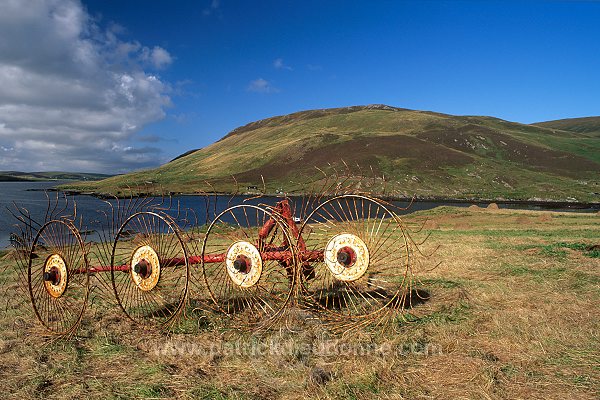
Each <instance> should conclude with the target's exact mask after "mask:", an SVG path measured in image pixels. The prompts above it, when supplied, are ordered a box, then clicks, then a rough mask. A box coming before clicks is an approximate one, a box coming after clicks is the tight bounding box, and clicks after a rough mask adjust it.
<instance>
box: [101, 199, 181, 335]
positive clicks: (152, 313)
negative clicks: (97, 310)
mask: <svg viewBox="0 0 600 400" xmlns="http://www.w3.org/2000/svg"><path fill="white" fill-rule="evenodd" d="M111 279H112V285H113V290H114V293H115V296H116V298H117V302H118V303H119V306H120V307H121V309H122V310H123V311H124V312H125V314H126V315H127V316H128V317H129V318H130V319H131V320H133V321H134V322H136V323H139V324H142V325H155V326H168V325H169V324H170V323H171V322H174V320H175V318H176V317H177V316H178V315H179V313H180V312H181V310H182V309H183V304H184V302H185V299H186V295H187V289H188V281H189V265H188V257H187V249H186V247H185V245H184V243H183V240H182V238H181V235H180V233H179V230H178V228H177V225H176V224H175V223H174V221H172V220H171V218H170V217H168V216H166V215H162V214H158V213H154V212H148V211H144V212H138V213H135V214H133V215H132V216H130V217H129V218H127V219H126V220H125V222H124V223H123V225H121V227H120V229H119V231H118V232H117V235H116V237H115V241H114V243H113V249H112V254H111Z"/></svg>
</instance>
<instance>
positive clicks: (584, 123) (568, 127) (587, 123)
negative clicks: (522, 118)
mask: <svg viewBox="0 0 600 400" xmlns="http://www.w3.org/2000/svg"><path fill="white" fill-rule="evenodd" d="M533 125H535V126H541V127H543V128H550V129H560V130H563V131H570V132H578V133H586V134H593V135H594V136H596V137H598V136H600V117H585V118H568V119H559V120H556V121H546V122H538V123H535V124H533Z"/></svg>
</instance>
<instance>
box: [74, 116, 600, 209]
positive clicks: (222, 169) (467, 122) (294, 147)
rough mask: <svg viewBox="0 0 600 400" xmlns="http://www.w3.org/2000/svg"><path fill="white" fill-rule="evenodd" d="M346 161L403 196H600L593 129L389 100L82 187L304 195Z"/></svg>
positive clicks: (230, 140)
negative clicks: (578, 129) (525, 122)
mask: <svg viewBox="0 0 600 400" xmlns="http://www.w3.org/2000/svg"><path fill="white" fill-rule="evenodd" d="M344 165H348V166H349V167H350V168H351V169H353V170H354V172H355V173H357V174H361V172H360V171H363V172H362V173H363V174H364V171H369V174H366V175H372V174H371V172H370V171H371V170H372V171H373V173H374V174H376V175H378V176H382V175H384V176H385V177H386V181H387V190H388V193H389V192H390V190H391V191H393V193H395V194H396V195H399V196H403V195H404V196H411V195H413V194H417V195H419V196H423V197H454V198H505V199H506V198H510V199H529V198H532V197H537V198H544V199H555V200H564V199H567V198H570V197H571V198H576V199H577V200H580V201H596V200H598V196H597V195H595V194H594V192H600V187H599V186H598V185H599V182H598V176H600V140H599V138H598V137H597V136H595V135H593V134H590V133H587V132H584V133H580V132H572V131H567V130H559V129H556V128H547V127H543V126H534V125H523V124H518V123H513V122H509V121H504V120H501V119H498V118H493V117H479V116H452V115H446V114H440V113H434V112H425V111H414V110H407V109H400V108H395V107H389V106H383V105H374V106H355V107H345V108H334V109H326V110H312V111H303V112H298V113H294V114H290V115H285V116H279V117H273V118H268V119H265V120H261V121H257V122H253V123H250V124H248V125H245V126H243V127H240V128H237V129H235V130H233V131H232V132H230V133H229V134H228V135H226V136H225V137H224V138H222V139H221V140H219V141H218V142H216V143H214V144H212V145H210V146H208V147H205V148H203V149H200V150H197V151H193V152H190V153H189V154H186V155H183V156H181V157H180V158H176V159H175V160H173V161H171V162H169V163H167V164H165V165H163V166H161V167H159V168H156V169H153V170H148V171H143V172H137V173H132V174H127V175H123V176H118V177H113V178H109V179H105V180H103V181H100V182H94V183H85V184H80V185H78V186H77V187H76V188H77V189H79V190H92V191H96V192H109V193H116V192H119V191H124V190H125V189H126V188H128V187H129V188H134V190H136V189H137V190H140V191H148V185H153V186H156V187H158V186H160V187H161V188H162V190H164V191H172V192H184V193H193V192H195V191H201V190H211V189H210V187H209V186H208V185H207V184H206V183H205V180H210V181H211V183H212V185H213V187H214V189H215V190H217V191H232V190H234V186H235V185H234V183H233V182H234V181H233V179H232V176H234V177H235V178H236V180H237V181H238V182H239V187H241V188H243V189H245V188H246V187H247V186H258V187H262V183H261V175H262V176H264V178H265V181H266V182H267V190H268V191H270V192H275V190H276V189H283V190H284V191H286V192H293V191H298V192H302V191H306V190H308V186H309V185H308V183H309V182H313V183H314V182H315V181H318V180H319V179H322V176H323V175H322V174H321V172H319V171H318V170H317V169H316V168H315V167H318V168H320V169H325V170H327V169H328V170H331V169H332V168H337V169H340V168H342V169H343V168H345V167H344ZM357 165H358V166H359V167H356V166H357ZM71 188H73V187H71Z"/></svg>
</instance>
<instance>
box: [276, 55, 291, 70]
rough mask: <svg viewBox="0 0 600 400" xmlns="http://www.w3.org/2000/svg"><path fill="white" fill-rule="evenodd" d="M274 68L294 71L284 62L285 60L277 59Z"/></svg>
mask: <svg viewBox="0 0 600 400" xmlns="http://www.w3.org/2000/svg"><path fill="white" fill-rule="evenodd" d="M273 67H275V69H287V70H288V71H293V70H294V69H293V68H292V67H290V66H289V65H286V64H285V63H284V62H283V58H277V59H275V61H273Z"/></svg>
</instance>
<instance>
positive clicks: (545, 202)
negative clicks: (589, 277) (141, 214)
mask: <svg viewBox="0 0 600 400" xmlns="http://www.w3.org/2000/svg"><path fill="white" fill-rule="evenodd" d="M29 190H31V191H42V190H43V189H29ZM46 191H50V192H62V193H65V194H66V195H72V196H92V197H96V198H99V199H117V198H118V199H127V198H139V197H161V196H164V197H175V196H204V197H213V196H246V197H281V198H283V197H289V198H301V197H307V196H312V194H310V193H283V194H282V193H251V192H244V193H228V192H207V193H185V192H169V193H166V194H159V193H151V192H148V193H138V194H136V195H131V196H116V195H113V194H109V193H98V192H88V191H79V190H73V189H60V188H50V189H46ZM358 194H360V193H358ZM323 196H324V197H333V196H335V194H331V195H323ZM373 197H377V198H379V199H381V200H384V201H388V202H391V201H396V202H407V203H410V202H429V203H450V204H460V203H469V204H478V203H497V204H512V205H527V206H539V207H542V208H552V207H555V208H570V209H592V210H597V211H600V201H598V202H590V201H569V200H554V199H541V198H532V199H506V198H502V197H500V198H473V197H465V198H460V197H442V196H414V197H403V196H391V195H385V194H384V195H373Z"/></svg>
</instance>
